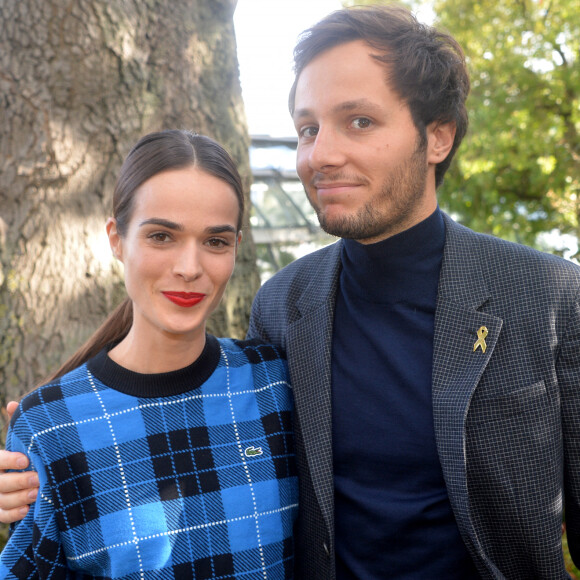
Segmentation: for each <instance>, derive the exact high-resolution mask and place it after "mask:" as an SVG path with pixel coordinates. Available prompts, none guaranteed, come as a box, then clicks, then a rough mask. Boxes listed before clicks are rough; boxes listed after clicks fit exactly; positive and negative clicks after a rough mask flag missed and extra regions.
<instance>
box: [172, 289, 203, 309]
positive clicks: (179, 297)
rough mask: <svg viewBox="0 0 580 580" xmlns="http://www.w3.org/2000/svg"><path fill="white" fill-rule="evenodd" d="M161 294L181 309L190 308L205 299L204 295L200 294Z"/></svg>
mask: <svg viewBox="0 0 580 580" xmlns="http://www.w3.org/2000/svg"><path fill="white" fill-rule="evenodd" d="M162 294H163V296H165V298H167V299H168V300H171V302H173V303H174V304H177V306H182V307H183V308H191V307H192V306H195V305H196V304H199V303H200V302H201V301H202V300H203V299H204V298H205V294H200V293H199V292H162Z"/></svg>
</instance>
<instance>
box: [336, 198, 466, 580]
mask: <svg viewBox="0 0 580 580" xmlns="http://www.w3.org/2000/svg"><path fill="white" fill-rule="evenodd" d="M444 243H445V225H444V222H443V217H442V215H441V212H440V211H439V209H437V210H436V211H435V212H434V213H433V214H432V215H431V216H430V217H428V218H427V219H426V220H424V221H423V222H421V223H419V224H417V225H416V226H414V227H412V228H410V229H409V230H407V231H405V232H402V233H400V234H398V235H396V236H393V237H391V238H388V239H386V240H384V241H381V242H378V243H376V244H370V245H363V244H360V243H358V242H356V241H353V240H345V241H344V246H343V251H342V271H341V275H340V285H339V291H338V293H337V299H336V311H335V318H334V332H333V344H332V405H333V412H332V415H333V458H334V482H335V525H336V553H337V578H338V579H339V580H347V579H348V580H351V579H354V578H357V579H371V578H373V579H374V578H390V579H403V578H404V579H411V578H445V580H459V579H461V580H466V579H470V578H476V577H477V575H476V573H475V571H474V568H473V564H472V563H471V560H470V558H469V556H468V554H467V551H466V549H465V546H464V544H463V542H462V541H461V538H460V536H459V531H458V529H457V524H456V522H455V519H454V517H453V514H452V511H451V506H450V503H449V498H448V495H447V490H446V488H445V483H444V480H443V474H442V470H441V465H440V463H439V459H438V456H437V448H436V444H435V432H434V426H433V412H432V403H431V374H432V358H433V335H434V318H435V307H436V301H437V286H438V282H439V272H440V269H441V262H442V258H443V246H444Z"/></svg>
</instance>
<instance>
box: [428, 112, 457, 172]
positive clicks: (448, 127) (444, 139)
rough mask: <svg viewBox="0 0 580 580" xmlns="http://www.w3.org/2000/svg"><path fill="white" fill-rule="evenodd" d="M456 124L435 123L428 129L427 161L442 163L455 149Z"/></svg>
mask: <svg viewBox="0 0 580 580" xmlns="http://www.w3.org/2000/svg"><path fill="white" fill-rule="evenodd" d="M454 139H455V123H453V122H451V123H438V122H433V123H431V124H430V125H429V126H428V127H427V161H428V162H429V163H433V164H435V165H436V164H437V163H441V161H443V160H444V159H445V158H446V157H447V155H449V152H450V151H451V148H452V147H453V141H454Z"/></svg>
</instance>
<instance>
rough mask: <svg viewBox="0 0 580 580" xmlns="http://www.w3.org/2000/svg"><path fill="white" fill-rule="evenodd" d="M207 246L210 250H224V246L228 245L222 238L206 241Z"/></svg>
mask: <svg viewBox="0 0 580 580" xmlns="http://www.w3.org/2000/svg"><path fill="white" fill-rule="evenodd" d="M207 244H208V246H210V247H211V248H224V247H225V246H228V245H229V244H228V242H227V241H226V240H223V239H222V238H210V239H209V240H208V241H207Z"/></svg>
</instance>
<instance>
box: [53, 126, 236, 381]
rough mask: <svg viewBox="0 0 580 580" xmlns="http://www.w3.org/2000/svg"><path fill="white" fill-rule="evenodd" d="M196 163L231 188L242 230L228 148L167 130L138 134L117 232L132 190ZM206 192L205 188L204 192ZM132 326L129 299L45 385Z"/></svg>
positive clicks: (116, 204) (118, 195)
mask: <svg viewBox="0 0 580 580" xmlns="http://www.w3.org/2000/svg"><path fill="white" fill-rule="evenodd" d="M186 167H195V168H197V169H200V170H202V171H204V172H206V173H209V174H210V175H213V176H214V177H217V178H218V179H221V180H222V181H225V182H226V183H227V184H228V185H230V186H231V188H232V189H233V190H234V193H235V194H236V197H237V199H238V206H239V208H240V212H239V217H238V223H237V228H238V231H240V230H241V229H242V222H243V214H244V190H243V186H242V180H241V178H240V174H239V173H238V170H237V168H236V164H235V163H234V161H233V160H232V158H231V157H230V155H229V154H228V153H227V151H226V150H225V149H224V148H223V147H222V146H221V145H220V144H219V143H217V142H216V141H214V140H213V139H210V138H209V137H206V136H204V135H198V134H196V133H192V132H190V131H182V130H167V131H159V132H157V133H150V134H148V135H145V136H144V137H142V138H141V139H140V140H139V141H138V142H137V144H136V145H135V146H134V147H133V148H132V149H131V151H129V154H128V155H127V157H126V158H125V161H124V162H123V165H122V166H121V170H120V172H119V177H118V179H117V184H116V185H115V190H114V192H113V217H114V218H115V220H116V226H117V231H118V232H119V234H120V235H121V237H123V236H124V235H126V233H127V228H128V226H129V222H130V221H131V216H132V215H133V208H134V205H135V192H136V191H137V189H139V187H140V186H141V185H142V184H143V183H145V182H146V181H147V180H148V179H150V178H151V177H153V176H154V175H157V174H159V173H162V172H163V171H169V170H172V169H184V168H186ZM209 194H210V192H208V195H209ZM132 324H133V306H132V303H131V300H130V299H129V298H125V300H124V301H123V302H122V303H121V304H120V305H119V306H117V308H116V309H115V310H114V311H113V312H112V313H111V314H110V315H109V316H108V317H107V319H106V320H105V322H103V324H102V325H101V326H100V327H99V328H98V329H97V330H96V331H95V333H94V334H93V335H92V336H91V337H90V338H89V340H88V341H87V342H86V343H85V344H84V345H83V346H81V347H80V348H79V349H78V350H77V351H76V352H75V353H74V354H73V355H72V356H71V357H70V358H69V359H68V360H67V361H66V362H65V363H64V364H63V365H62V366H61V367H60V368H59V369H57V370H56V371H55V372H54V373H52V374H51V375H50V376H48V377H47V378H46V379H45V380H44V381H43V384H44V383H46V382H49V381H52V380H54V379H57V378H58V377H61V376H63V375H64V374H66V373H68V372H70V371H71V370H73V369H75V368H77V367H79V366H80V365H82V364H83V363H84V362H86V361H87V360H89V359H90V358H92V357H93V356H95V355H96V354H97V353H98V352H99V351H100V350H101V349H103V348H104V347H105V346H106V345H108V344H112V343H116V342H119V341H121V340H122V339H123V338H125V336H127V333H128V332H129V330H130V329H131V325H132Z"/></svg>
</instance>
